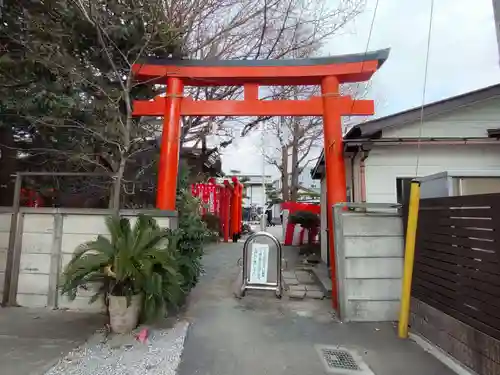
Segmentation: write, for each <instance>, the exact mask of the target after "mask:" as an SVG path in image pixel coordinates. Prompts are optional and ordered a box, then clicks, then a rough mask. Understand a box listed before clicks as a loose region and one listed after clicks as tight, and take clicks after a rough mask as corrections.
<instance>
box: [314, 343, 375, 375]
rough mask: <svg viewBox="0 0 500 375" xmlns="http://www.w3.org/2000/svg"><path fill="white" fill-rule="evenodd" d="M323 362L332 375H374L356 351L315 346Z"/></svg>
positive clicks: (338, 347)
mask: <svg viewBox="0 0 500 375" xmlns="http://www.w3.org/2000/svg"><path fill="white" fill-rule="evenodd" d="M315 347H316V350H317V352H318V354H319V357H320V359H321V362H322V363H323V366H324V368H325V370H326V372H328V373H330V374H336V375H374V374H373V372H372V371H371V370H370V368H369V367H368V366H367V364H366V363H365V362H363V359H362V358H361V356H359V355H358V354H357V353H356V351H354V350H351V349H347V348H344V347H340V346H324V345H315Z"/></svg>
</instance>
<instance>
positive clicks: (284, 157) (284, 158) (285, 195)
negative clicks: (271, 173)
mask: <svg viewBox="0 0 500 375" xmlns="http://www.w3.org/2000/svg"><path fill="white" fill-rule="evenodd" d="M281 166H282V171H281V196H282V199H283V201H285V202H288V201H289V200H290V187H289V186H288V148H287V147H286V146H283V147H282V148H281Z"/></svg>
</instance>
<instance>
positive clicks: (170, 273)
mask: <svg viewBox="0 0 500 375" xmlns="http://www.w3.org/2000/svg"><path fill="white" fill-rule="evenodd" d="M106 226H107V228H108V230H109V233H110V235H111V236H110V237H111V238H110V239H108V238H106V237H103V236H98V237H97V239H96V240H94V241H89V242H86V243H83V244H81V245H80V246H78V248H77V250H76V251H75V253H74V254H73V257H72V259H71V261H70V262H69V263H68V265H67V266H66V268H65V269H64V273H63V279H62V285H61V292H62V294H67V295H68V297H69V298H70V299H71V300H73V299H75V298H76V294H77V291H78V288H79V287H83V288H87V286H88V284H89V283H99V285H100V288H99V290H98V291H97V292H96V293H95V295H94V296H93V297H92V299H91V301H90V302H91V303H92V302H94V301H95V300H97V298H98V297H99V296H100V295H102V294H104V295H105V296H106V295H108V294H110V295H113V296H124V297H127V300H128V302H129V303H130V299H131V297H132V296H133V295H136V294H143V306H142V310H141V311H142V317H143V320H144V321H147V320H151V319H154V318H156V317H158V316H159V314H161V313H162V312H164V311H165V308H166V307H167V305H176V304H178V302H179V301H180V299H181V297H182V295H183V290H182V286H183V284H184V281H183V277H182V274H181V272H180V267H179V264H178V258H179V256H178V252H177V250H176V246H177V238H176V235H175V234H174V233H173V232H172V231H170V230H169V229H161V228H160V227H159V226H158V224H157V222H156V220H154V219H153V218H151V217H148V216H144V215H140V216H138V218H137V221H136V223H135V225H134V226H133V227H131V225H130V221H129V220H128V219H125V218H119V217H115V216H113V217H108V218H106Z"/></svg>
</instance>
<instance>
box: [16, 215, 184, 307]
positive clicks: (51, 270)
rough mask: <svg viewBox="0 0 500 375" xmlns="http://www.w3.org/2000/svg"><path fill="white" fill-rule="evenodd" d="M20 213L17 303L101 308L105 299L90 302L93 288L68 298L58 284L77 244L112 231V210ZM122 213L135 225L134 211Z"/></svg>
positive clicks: (164, 221) (166, 220)
mask: <svg viewBox="0 0 500 375" xmlns="http://www.w3.org/2000/svg"><path fill="white" fill-rule="evenodd" d="M22 210H23V209H22ZM150 213H151V214H152V215H153V216H154V214H153V213H152V212H150ZM20 215H21V219H20V225H21V229H20V230H18V232H19V233H20V237H18V238H17V239H16V246H15V247H16V251H19V250H20V267H19V278H18V286H17V297H16V298H17V303H18V304H19V305H20V306H26V307H46V306H48V307H52V308H67V309H73V310H87V311H102V310H103V309H104V303H103V301H102V300H100V301H97V302H96V303H94V304H92V305H89V304H88V302H89V298H90V297H91V296H92V295H93V293H92V290H89V291H85V290H80V291H79V293H78V296H77V298H76V299H75V300H74V301H69V300H68V298H67V297H66V296H61V295H60V294H59V293H58V291H57V285H58V283H59V281H60V278H61V274H62V272H63V269H64V267H65V266H66V265H67V264H68V262H69V261H70V260H71V258H72V255H73V253H74V251H75V250H76V248H77V246H78V245H80V244H82V243H84V242H87V241H91V240H93V239H95V238H96V237H97V235H99V234H100V235H108V234H109V233H108V231H107V228H106V225H105V217H106V216H108V215H109V212H107V210H78V212H77V210H66V211H65V210H64V209H62V210H56V209H43V208H38V209H35V210H34V209H29V210H26V212H21V214H20ZM122 215H123V216H125V217H130V218H131V222H132V224H133V223H134V222H135V219H136V214H135V213H132V212H130V211H128V212H127V211H126V212H124V213H123V214H122ZM156 218H157V221H158V223H159V225H160V226H162V227H167V228H171V227H174V226H176V225H177V221H176V220H177V219H176V218H175V217H163V216H157V217H156Z"/></svg>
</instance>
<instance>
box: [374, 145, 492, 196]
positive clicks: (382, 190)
mask: <svg viewBox="0 0 500 375" xmlns="http://www.w3.org/2000/svg"><path fill="white" fill-rule="evenodd" d="M417 161H418V174H416V170H417V168H416V166H417ZM499 168H500V144H499V145H498V146H497V145H488V146H486V145H455V146H444V145H421V146H420V150H417V148H416V146H406V145H401V146H385V147H381V146H376V147H374V148H373V150H371V151H370V154H369V157H368V158H367V159H366V160H365V175H366V197H367V199H366V200H367V202H371V203H377V202H380V203H396V202H397V191H396V179H397V178H404V177H415V176H416V175H418V177H423V176H428V175H431V174H434V173H438V172H443V171H453V172H467V171H475V170H486V171H487V170H491V171H498V169H499Z"/></svg>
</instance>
